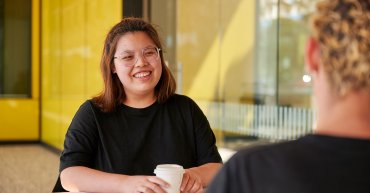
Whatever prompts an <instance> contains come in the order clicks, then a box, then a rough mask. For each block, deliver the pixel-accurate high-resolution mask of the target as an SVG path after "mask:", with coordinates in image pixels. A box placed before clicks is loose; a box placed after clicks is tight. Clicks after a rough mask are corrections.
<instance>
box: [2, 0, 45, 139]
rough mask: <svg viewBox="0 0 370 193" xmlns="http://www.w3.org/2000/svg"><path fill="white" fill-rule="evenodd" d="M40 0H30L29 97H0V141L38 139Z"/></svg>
mask: <svg viewBox="0 0 370 193" xmlns="http://www.w3.org/2000/svg"><path fill="white" fill-rule="evenodd" d="M39 14H40V0H32V16H31V17H32V28H31V30H32V40H31V45H32V47H31V49H32V51H31V54H32V57H31V58H32V62H31V66H32V68H31V74H32V76H31V77H32V80H31V81H32V90H31V98H29V99H15V98H14V99H0V141H24V140H26V141H38V140H39V133H40V132H39V124H40V123H39V122H40V121H39V120H40V119H39V112H40V110H39V98H40V97H39V68H40V65H39V64H40V62H39V61H40V58H39V53H40V50H39V46H40V45H39V42H40V39H39V29H40V22H39V20H40V15H39Z"/></svg>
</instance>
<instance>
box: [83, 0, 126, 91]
mask: <svg viewBox="0 0 370 193" xmlns="http://www.w3.org/2000/svg"><path fill="white" fill-rule="evenodd" d="M86 10H87V14H86V15H87V17H86V21H85V24H86V28H87V32H88V33H87V34H86V38H87V45H86V49H87V54H86V68H85V69H86V81H87V91H86V95H85V98H91V97H92V96H94V95H97V94H98V93H99V92H100V91H101V90H102V88H103V79H102V76H101V73H100V58H101V56H102V51H103V44H104V40H105V36H106V34H107V33H108V31H109V30H110V28H111V27H112V26H113V25H115V24H116V23H117V22H119V21H120V20H121V18H122V0H111V1H110V3H106V1H104V0H90V1H89V3H88V4H87V8H86Z"/></svg>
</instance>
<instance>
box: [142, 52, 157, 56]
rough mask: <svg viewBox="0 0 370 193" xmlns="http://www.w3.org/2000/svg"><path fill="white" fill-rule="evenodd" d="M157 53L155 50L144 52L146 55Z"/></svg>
mask: <svg viewBox="0 0 370 193" xmlns="http://www.w3.org/2000/svg"><path fill="white" fill-rule="evenodd" d="M154 54H155V52H154V51H146V52H144V56H153V55H154Z"/></svg>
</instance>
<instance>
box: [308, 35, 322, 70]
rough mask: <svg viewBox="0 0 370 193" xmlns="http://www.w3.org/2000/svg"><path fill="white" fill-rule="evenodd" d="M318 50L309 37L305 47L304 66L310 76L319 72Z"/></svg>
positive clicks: (317, 46)
mask: <svg viewBox="0 0 370 193" xmlns="http://www.w3.org/2000/svg"><path fill="white" fill-rule="evenodd" d="M319 63H320V49H319V44H318V42H317V41H316V40H315V39H314V38H313V37H309V39H308V41H307V45H306V53H305V65H306V69H307V70H308V71H309V72H310V73H311V74H312V73H315V72H317V71H318V70H319Z"/></svg>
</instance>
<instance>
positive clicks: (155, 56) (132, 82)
mask: <svg viewBox="0 0 370 193" xmlns="http://www.w3.org/2000/svg"><path fill="white" fill-rule="evenodd" d="M114 57H115V58H114V68H113V73H116V74H117V75H118V78H119V79H120V81H121V83H122V85H123V87H124V90H125V94H126V96H127V97H139V96H147V95H149V96H154V88H155V86H156V85H157V83H158V81H159V79H160V77H161V74H162V64H161V58H160V55H159V52H158V50H157V49H156V45H155V44H154V42H153V41H152V39H150V37H149V36H148V35H147V34H146V33H144V32H128V33H126V34H125V35H123V36H121V37H120V39H119V40H118V42H117V47H116V52H115V54H114Z"/></svg>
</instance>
